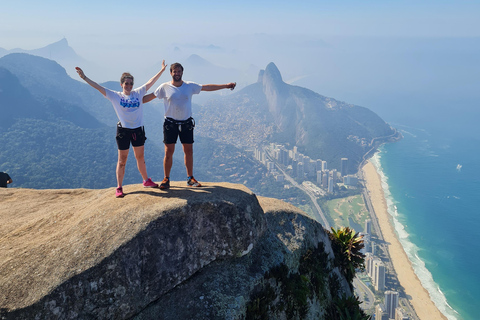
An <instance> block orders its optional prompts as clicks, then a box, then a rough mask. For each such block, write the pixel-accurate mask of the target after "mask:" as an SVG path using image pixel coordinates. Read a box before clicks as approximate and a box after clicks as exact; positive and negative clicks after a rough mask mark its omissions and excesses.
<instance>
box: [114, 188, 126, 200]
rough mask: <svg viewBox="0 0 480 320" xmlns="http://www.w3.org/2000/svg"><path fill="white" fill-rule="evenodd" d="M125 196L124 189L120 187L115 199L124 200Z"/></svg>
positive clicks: (116, 191)
mask: <svg viewBox="0 0 480 320" xmlns="http://www.w3.org/2000/svg"><path fill="white" fill-rule="evenodd" d="M123 196H124V194H123V188H122V187H118V188H117V189H116V190H115V197H117V198H123Z"/></svg>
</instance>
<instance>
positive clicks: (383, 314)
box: [375, 304, 388, 320]
mask: <svg viewBox="0 0 480 320" xmlns="http://www.w3.org/2000/svg"><path fill="white" fill-rule="evenodd" d="M375 320H388V314H387V310H386V309H385V306H384V305H383V304H377V305H376V306H375Z"/></svg>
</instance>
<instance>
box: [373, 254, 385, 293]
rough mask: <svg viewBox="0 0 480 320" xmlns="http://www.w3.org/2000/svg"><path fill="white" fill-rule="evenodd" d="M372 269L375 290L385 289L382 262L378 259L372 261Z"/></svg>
mask: <svg viewBox="0 0 480 320" xmlns="http://www.w3.org/2000/svg"><path fill="white" fill-rule="evenodd" d="M373 269H374V276H375V277H374V278H373V282H374V286H375V290H376V291H383V290H385V265H384V264H383V262H382V261H381V260H380V259H378V260H375V261H374V262H373Z"/></svg>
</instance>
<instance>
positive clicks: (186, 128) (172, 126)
mask: <svg viewBox="0 0 480 320" xmlns="http://www.w3.org/2000/svg"><path fill="white" fill-rule="evenodd" d="M194 128H195V121H194V120H193V118H188V119H187V120H184V121H178V120H174V119H172V118H166V119H165V122H164V123H163V143H165V144H172V143H173V144H175V143H177V138H178V137H180V142H181V143H187V144H190V143H193V129H194Z"/></svg>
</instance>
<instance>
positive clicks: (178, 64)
mask: <svg viewBox="0 0 480 320" xmlns="http://www.w3.org/2000/svg"><path fill="white" fill-rule="evenodd" d="M176 68H180V69H182V71H183V66H182V65H181V64H180V63H178V62H175V63H172V64H171V65H170V72H172V71H173V70H175V69H176Z"/></svg>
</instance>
